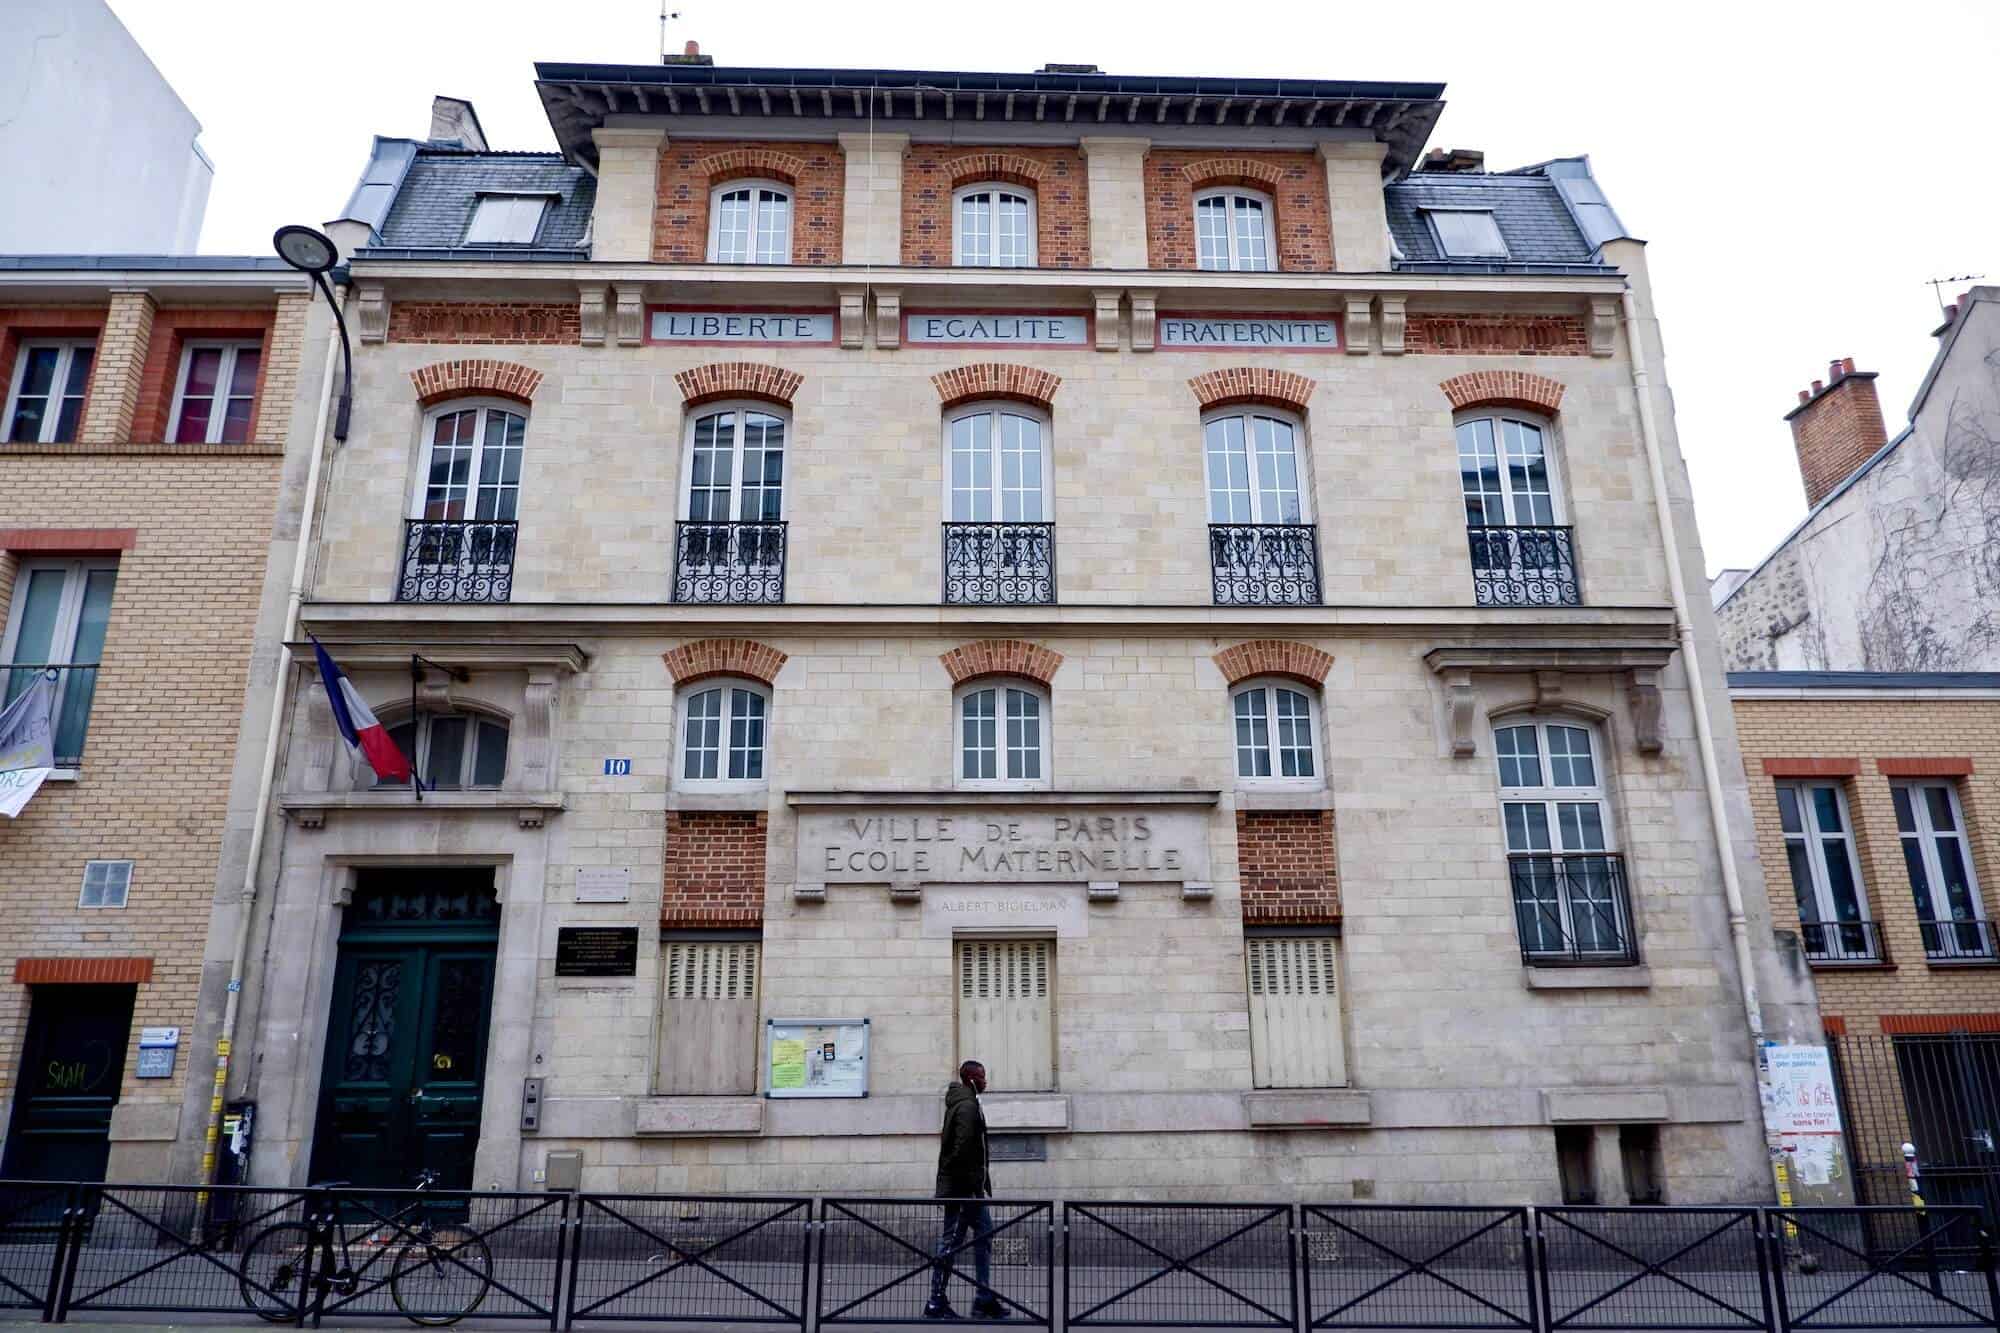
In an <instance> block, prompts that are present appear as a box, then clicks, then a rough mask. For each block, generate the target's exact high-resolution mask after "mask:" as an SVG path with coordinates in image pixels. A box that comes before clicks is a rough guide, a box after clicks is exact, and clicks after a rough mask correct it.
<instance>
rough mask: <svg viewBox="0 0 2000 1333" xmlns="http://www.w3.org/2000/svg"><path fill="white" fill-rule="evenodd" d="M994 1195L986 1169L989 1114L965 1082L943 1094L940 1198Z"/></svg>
mask: <svg viewBox="0 0 2000 1333" xmlns="http://www.w3.org/2000/svg"><path fill="white" fill-rule="evenodd" d="M992 1193H993V1178H992V1176H990V1175H988V1174H987V1169H986V1114H985V1112H983V1111H981V1110H980V1109H979V1094H978V1093H976V1092H974V1091H973V1090H972V1089H971V1088H969V1087H967V1086H966V1085H965V1084H963V1083H954V1084H952V1085H951V1086H950V1087H949V1088H946V1089H945V1093H944V1128H943V1130H941V1131H940V1132H939V1137H938V1171H937V1197H938V1198H940V1199H971V1198H985V1197H987V1196H988V1195H990V1194H992Z"/></svg>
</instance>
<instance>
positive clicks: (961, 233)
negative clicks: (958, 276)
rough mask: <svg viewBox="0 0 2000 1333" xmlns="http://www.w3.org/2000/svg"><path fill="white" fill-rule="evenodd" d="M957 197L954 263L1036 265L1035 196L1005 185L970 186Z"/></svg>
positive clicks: (1009, 265) (953, 232) (999, 265)
mask: <svg viewBox="0 0 2000 1333" xmlns="http://www.w3.org/2000/svg"><path fill="white" fill-rule="evenodd" d="M956 199H957V209H956V211H957V215H958V222H957V225H956V227H954V228H953V231H952V239H953V242H954V244H955V246H956V251H957V253H956V254H955V255H954V256H953V262H955V263H958V264H963V265H969V266H972V267H975V268H1031V267H1033V266H1034V263H1035V201H1034V198H1033V196H1031V195H1030V194H1029V193H1028V192H1027V191H1025V190H1018V189H1010V188H1009V187H1007V186H1004V185H968V186H966V187H965V188H964V189H962V190H960V191H958V193H957V196H956Z"/></svg>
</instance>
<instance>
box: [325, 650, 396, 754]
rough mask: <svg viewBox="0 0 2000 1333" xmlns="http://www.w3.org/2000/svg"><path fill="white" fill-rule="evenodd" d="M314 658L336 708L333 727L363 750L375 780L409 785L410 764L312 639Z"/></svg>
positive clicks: (337, 668)
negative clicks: (337, 728)
mask: <svg viewBox="0 0 2000 1333" xmlns="http://www.w3.org/2000/svg"><path fill="white" fill-rule="evenodd" d="M313 656H315V657H317V658H318V659H319V678H320V680H322V681H323V682H325V684H326V699H327V702H328V703H330V704H332V705H333V721H334V725H336V726H338V727H339V728H340V734H341V736H342V737H343V738H344V739H345V740H346V741H347V743H348V744H349V745H351V746H353V747H354V748H355V749H357V750H359V751H361V755H362V757H363V758H364V759H366V760H367V761H368V767H370V768H372V769H374V770H375V776H376V777H378V778H380V779H381V780H382V781H384V782H408V781H409V780H410V778H411V773H410V761H409V760H408V759H405V758H404V757H403V752H402V751H401V750H399V749H397V748H396V742H395V741H394V740H392V739H391V738H390V736H389V732H388V729H387V728H385V727H384V726H383V725H382V724H381V723H380V722H378V721H376V720H375V714H374V712H373V710H371V709H370V708H369V707H368V701H367V700H366V699H363V698H362V697H361V691H359V690H357V689H355V688H354V682H353V681H351V680H349V679H348V678H347V673H346V672H345V671H342V670H341V669H340V668H339V667H338V666H336V665H334V661H333V659H332V658H331V657H328V656H327V655H326V649H325V648H323V647H321V646H320V642H319V640H318V639H314V640H313Z"/></svg>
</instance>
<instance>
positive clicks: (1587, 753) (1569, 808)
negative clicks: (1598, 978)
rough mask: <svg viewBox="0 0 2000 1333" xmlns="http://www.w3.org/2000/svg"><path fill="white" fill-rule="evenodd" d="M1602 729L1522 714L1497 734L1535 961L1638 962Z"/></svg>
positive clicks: (1524, 948) (1505, 817)
mask: <svg viewBox="0 0 2000 1333" xmlns="http://www.w3.org/2000/svg"><path fill="white" fill-rule="evenodd" d="M1601 754H1602V746H1601V745H1600V744H1599V742H1598V737H1597V729H1596V728H1595V727H1592V726H1590V725H1589V724H1587V723H1585V722H1582V721H1580V720H1577V719H1573V718H1525V719H1522V720H1518V721H1509V722H1506V723H1505V724H1503V725H1501V726H1498V727H1495V728H1494V730H1493V755H1494V760H1495V762H1496V763H1497V764H1498V766H1499V778H1500V813H1501V822H1502V824H1503V826H1504V827H1505V830H1506V839H1507V860H1508V867H1509V872H1510V875H1509V877H1510V879H1511V881H1512V884H1513V892H1514V913H1515V918H1516V921H1517V923H1518V925H1519V927H1520V932H1521V952H1522V955H1523V957H1524V958H1526V960H1527V961H1528V962H1530V963H1536V962H1578V961H1588V962H1636V961H1637V958H1638V955H1637V952H1636V950H1635V948H1634V941H1633V937H1632V922H1631V912H1630V908H1629V906H1628V904H1627V902H1626V896H1625V866H1624V860H1623V858H1621V857H1619V856H1618V855H1617V848H1616V842H1615V837H1614V831H1613V827H1612V822H1611V813H1610V808H1609V802H1608V800H1607V797H1606V789H1605V778H1604V767H1603V763H1602V761H1601V759H1600V755H1601Z"/></svg>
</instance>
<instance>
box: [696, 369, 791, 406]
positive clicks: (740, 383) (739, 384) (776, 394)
mask: <svg viewBox="0 0 2000 1333" xmlns="http://www.w3.org/2000/svg"><path fill="white" fill-rule="evenodd" d="M805 382H806V378H805V376H803V375H801V374H799V373H798V372H796V371H791V370H786V369H785V368H784V367H782V366H772V365H766V364H764V363H762V362H758V361H715V362H711V363H710V364H708V365H705V366H693V367H690V368H689V369H687V370H683V371H682V372H681V373H680V374H678V375H676V376H674V383H675V384H677V385H679V386H680V390H681V397H682V398H684V399H685V400H687V404H688V406H690V407H693V406H694V405H695V404H697V403H711V402H714V401H715V400H716V399H718V398H762V399H763V400H765V401H766V402H771V403H783V404H784V405H786V406H787V407H789V406H791V402H792V396H793V395H794V394H796V393H797V392H798V391H799V386H800V385H801V384H804V383H805Z"/></svg>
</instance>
